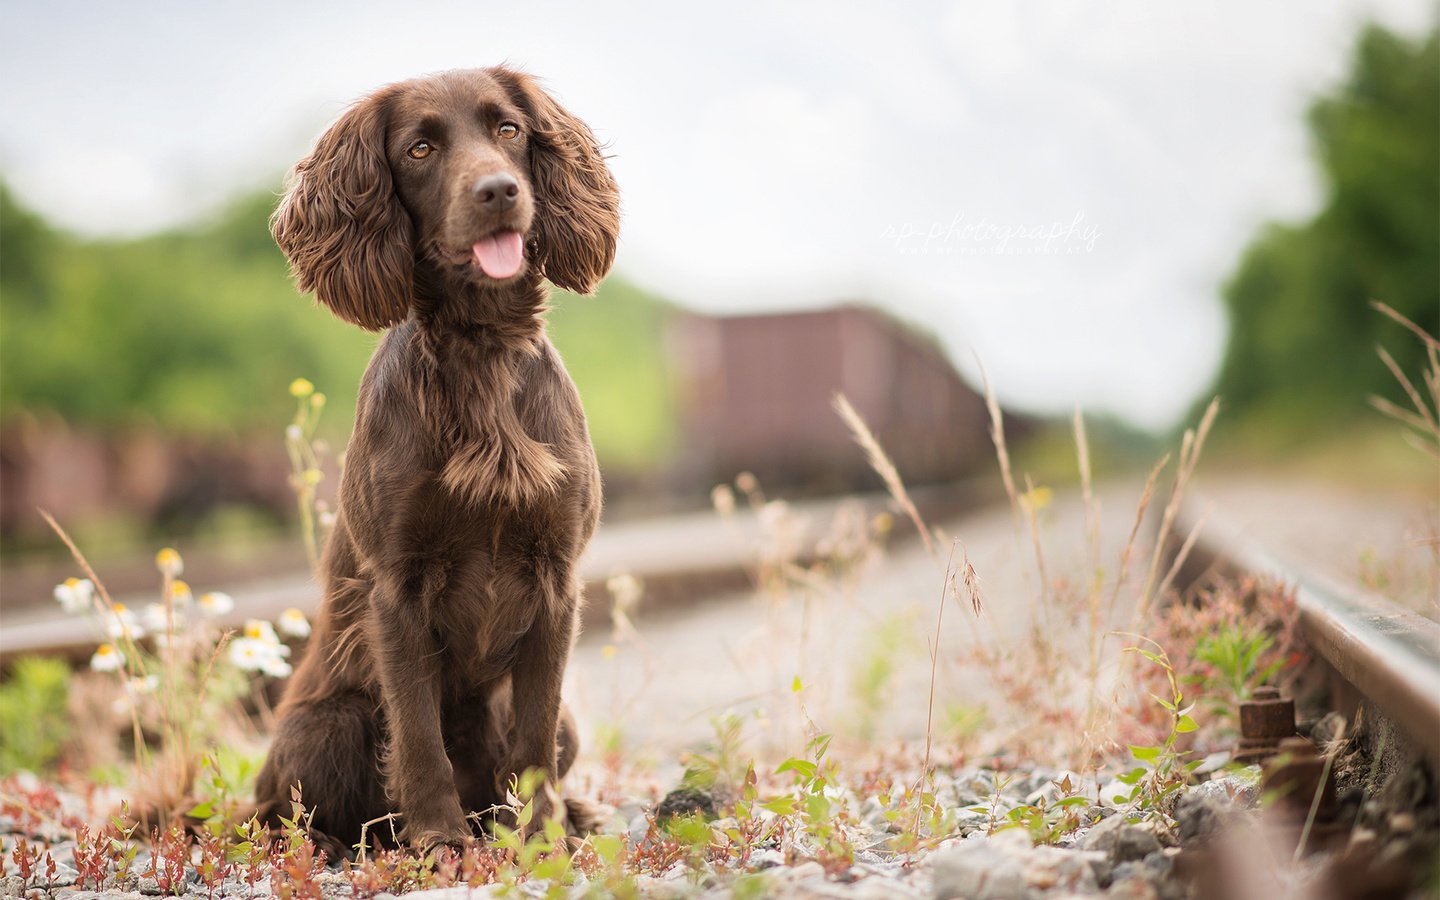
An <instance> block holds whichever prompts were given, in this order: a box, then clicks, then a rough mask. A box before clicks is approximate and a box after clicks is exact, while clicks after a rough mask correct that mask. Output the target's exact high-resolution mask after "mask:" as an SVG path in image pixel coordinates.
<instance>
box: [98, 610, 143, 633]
mask: <svg viewBox="0 0 1440 900" xmlns="http://www.w3.org/2000/svg"><path fill="white" fill-rule="evenodd" d="M105 630H106V631H107V632H108V633H109V635H110V637H111V639H118V638H122V637H128V638H129V639H130V640H132V641H138V640H139V639H140V638H142V637H144V636H145V628H144V627H143V626H142V625H141V624H140V623H139V622H138V621H136V619H135V614H134V613H133V612H131V611H130V610H129V608H128V607H126V606H125V604H123V603H116V604H114V605H112V606H111V607H110V620H109V621H108V622H106V623H105Z"/></svg>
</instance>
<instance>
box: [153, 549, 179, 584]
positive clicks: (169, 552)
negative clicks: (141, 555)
mask: <svg viewBox="0 0 1440 900" xmlns="http://www.w3.org/2000/svg"><path fill="white" fill-rule="evenodd" d="M155 568H157V569H159V570H160V574H161V575H168V576H169V577H171V578H178V577H179V575H180V573H181V572H183V571H185V561H184V560H182V559H181V558H180V554H179V553H178V552H177V551H176V550H175V548H174V547H166V548H165V549H164V550H161V551H160V552H159V553H157V554H155Z"/></svg>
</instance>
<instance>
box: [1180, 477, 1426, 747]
mask: <svg viewBox="0 0 1440 900" xmlns="http://www.w3.org/2000/svg"><path fill="white" fill-rule="evenodd" d="M1199 508H1200V507H1199V504H1198V503H1192V504H1191V505H1189V506H1188V507H1187V508H1186V509H1185V510H1184V511H1183V512H1182V514H1181V515H1180V516H1179V517H1178V519H1177V524H1176V528H1175V531H1174V533H1175V534H1179V535H1185V534H1189V533H1190V531H1191V529H1192V528H1194V527H1195V523H1197V522H1199V521H1200V514H1199ZM1202 567H1203V568H1205V569H1217V568H1218V569H1220V570H1222V571H1223V570H1229V571H1237V570H1238V571H1243V572H1248V573H1250V574H1253V575H1269V576H1271V577H1274V578H1277V579H1279V580H1281V581H1283V582H1285V583H1287V584H1290V585H1293V586H1294V588H1295V591H1296V602H1297V604H1298V606H1299V627H1300V630H1301V633H1302V634H1303V636H1304V637H1305V640H1306V642H1307V643H1308V645H1309V647H1310V649H1311V650H1312V651H1313V652H1314V653H1315V654H1316V655H1318V656H1319V657H1320V658H1322V659H1324V660H1325V661H1326V662H1327V663H1329V665H1330V667H1331V668H1332V669H1333V670H1334V671H1335V672H1336V674H1338V675H1339V676H1340V677H1341V678H1342V679H1344V680H1345V681H1346V682H1348V683H1349V684H1350V685H1352V686H1353V687H1354V688H1355V690H1356V691H1357V692H1358V693H1359V694H1360V695H1361V696H1363V697H1364V698H1366V699H1367V700H1368V701H1369V702H1370V703H1372V704H1374V706H1375V707H1376V708H1377V709H1378V710H1379V711H1380V712H1382V713H1384V714H1385V716H1386V717H1388V718H1389V719H1390V721H1391V722H1392V723H1393V724H1394V725H1395V726H1396V727H1397V728H1398V729H1399V730H1400V731H1401V732H1402V733H1403V734H1404V735H1405V736H1407V737H1408V738H1409V739H1410V740H1411V741H1413V743H1414V746H1415V749H1416V750H1418V751H1419V752H1420V754H1421V755H1422V756H1423V758H1425V759H1427V760H1428V761H1429V764H1430V767H1431V772H1435V773H1440V623H1436V622H1434V621H1431V620H1430V619H1427V618H1425V617H1423V616H1421V615H1419V614H1417V613H1415V612H1412V611H1410V610H1407V609H1404V608H1402V607H1400V606H1399V605H1397V604H1396V603H1394V602H1393V601H1391V600H1389V599H1387V598H1385V597H1383V596H1380V595H1379V594H1376V593H1374V592H1371V591H1367V590H1364V589H1362V588H1360V587H1359V586H1355V585H1349V584H1344V583H1341V582H1339V581H1336V580H1335V579H1332V578H1329V577H1326V576H1324V575H1320V574H1317V573H1314V572H1307V571H1304V570H1302V569H1300V568H1298V567H1296V566H1293V565H1288V564H1287V563H1285V562H1284V561H1282V560H1281V559H1280V558H1278V557H1277V556H1275V555H1272V554H1271V553H1270V552H1268V551H1267V550H1265V549H1264V548H1262V547H1260V546H1258V545H1257V544H1256V543H1255V541H1254V540H1252V539H1250V538H1247V537H1246V536H1245V535H1243V534H1242V533H1241V532H1240V530H1239V529H1237V528H1235V527H1234V526H1232V525H1229V524H1228V523H1226V522H1224V521H1223V520H1222V519H1221V518H1220V517H1219V516H1216V515H1214V514H1208V515H1206V516H1205V519H1204V523H1203V525H1201V531H1200V532H1199V537H1198V539H1197V540H1196V541H1195V544H1194V546H1193V547H1192V548H1191V551H1190V558H1189V561H1188V562H1187V565H1186V569H1187V570H1189V571H1190V572H1192V573H1193V572H1195V571H1196V570H1197V569H1198V568H1202Z"/></svg>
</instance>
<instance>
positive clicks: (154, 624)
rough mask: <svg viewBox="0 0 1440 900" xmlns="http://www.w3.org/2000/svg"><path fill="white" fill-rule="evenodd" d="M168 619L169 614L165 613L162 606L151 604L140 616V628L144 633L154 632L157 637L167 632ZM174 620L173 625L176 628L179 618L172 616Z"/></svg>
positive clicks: (168, 628) (175, 615)
mask: <svg viewBox="0 0 1440 900" xmlns="http://www.w3.org/2000/svg"><path fill="white" fill-rule="evenodd" d="M170 617H171V614H167V613H166V612H165V607H164V605H163V604H160V603H151V604H148V605H147V606H146V607H145V611H144V612H143V613H141V614H140V626H141V627H142V628H144V629H145V630H146V631H153V632H155V634H156V636H157V637H159V636H160V635H162V634H165V633H167V632H169V630H170ZM174 618H175V624H176V626H177V627H178V626H179V624H180V616H179V615H178V614H174Z"/></svg>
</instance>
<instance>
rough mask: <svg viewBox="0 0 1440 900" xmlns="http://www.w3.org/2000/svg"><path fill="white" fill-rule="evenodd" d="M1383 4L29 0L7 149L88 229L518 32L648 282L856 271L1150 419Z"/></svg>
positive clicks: (1015, 368) (1227, 0)
mask: <svg viewBox="0 0 1440 900" xmlns="http://www.w3.org/2000/svg"><path fill="white" fill-rule="evenodd" d="M1369 16H1378V17H1380V18H1382V19H1383V20H1385V21H1387V22H1390V23H1393V24H1395V25H1397V26H1399V27H1403V28H1407V29H1416V28H1420V27H1424V26H1426V25H1428V24H1429V23H1430V21H1431V17H1432V16H1433V12H1432V11H1431V9H1430V8H1429V5H1428V4H1426V3H1424V2H1403V0H1374V2H1365V0H1329V2H1326V3H1319V4H1308V5H1305V6H1303V7H1296V6H1293V5H1282V4H1272V5H1260V6H1256V5H1254V4H1249V3H1244V2H1241V0H1217V2H1216V3H1212V4H1208V5H1205V6H1188V7H1180V6H1164V5H1156V4H1154V3H1151V2H1141V0H1116V2H1111V3H1107V4H1103V5H1098V6H1097V5H1087V6H1077V5H1074V4H1072V3H1068V2H1064V0H1030V2H1022V3H1017V4H1004V3H1002V4H993V3H991V4H981V3H974V2H969V3H951V4H947V3H941V2H938V0H935V2H927V3H919V4H911V5H909V6H906V7H905V8H904V11H903V12H901V11H900V10H899V9H890V10H885V9H881V8H879V7H874V8H863V9H862V8H856V9H850V8H847V7H841V6H836V5H834V4H829V3H820V2H804V3H786V4H766V3H762V2H760V0H744V2H741V3H740V4H739V5H738V7H735V8H733V9H731V10H729V11H728V12H726V13H721V12H718V11H716V10H715V9H713V8H698V7H697V8H685V7H676V6H674V5H665V4H660V3H643V4H630V3H619V2H611V3H594V4H588V5H584V6H573V7H569V6H564V5H561V4H558V3H543V2H542V3H535V4H523V5H519V4H511V5H506V6H499V7H495V6H490V7H486V8H481V7H480V6H478V5H476V4H475V3H473V0H433V2H415V3H411V4H410V5H408V6H406V7H404V8H403V9H402V8H400V7H396V6H395V5H394V4H393V3H389V2H380V0H357V2H352V3H344V4H342V3H338V2H337V3H316V4H299V5H295V4H289V3H284V2H281V0H256V2H254V3H251V4H248V5H245V6H235V7H225V6H213V5H194V4H191V5H175V4H172V3H167V2H163V0H136V2H133V3H127V4H123V5H116V4H110V5H105V4H101V5H94V4H89V3H80V2H79V0H54V2H50V3H46V4H44V5H40V4H30V5H19V4H10V5H8V6H7V7H6V8H5V12H4V17H5V19H6V21H5V23H4V24H5V27H4V28H3V29H0V34H3V35H4V37H3V38H0V42H3V44H0V79H3V80H4V83H5V84H6V85H7V87H8V91H7V97H6V104H5V105H4V107H3V108H0V172H3V173H4V175H5V177H6V178H7V179H8V180H9V181H10V182H11V184H12V186H13V187H14V188H15V189H16V191H17V193H19V195H20V196H21V197H22V198H23V199H24V200H25V201H26V202H28V203H31V204H33V205H35V206H37V207H39V208H40V209H41V210H42V211H44V212H45V213H46V214H47V215H50V216H52V217H54V218H55V219H57V220H58V221H60V222H61V223H63V224H65V225H67V226H70V227H73V228H76V229H79V230H81V231H83V232H87V233H116V232H120V233H133V232H135V231H138V230H147V229H151V228H155V227H160V226H165V225H170V224H174V223H177V222H179V221H182V220H184V219H186V218H189V217H193V216H194V215H196V214H197V213H198V212H201V211H203V210H205V209H208V208H212V207H213V206H214V205H215V204H217V203H219V202H221V200H223V199H224V197H226V196H227V195H229V194H230V193H231V192H232V191H234V190H235V189H237V187H240V186H253V185H255V184H257V183H263V182H265V181H267V180H269V181H273V180H275V179H277V178H278V175H279V173H280V172H281V171H283V169H284V168H285V167H286V166H287V165H288V164H289V163H290V162H292V161H293V160H294V159H295V158H296V157H297V156H298V155H299V154H300V153H301V152H303V150H304V148H305V147H306V146H307V145H308V144H309V143H310V142H311V141H313V139H314V137H315V135H316V134H317V133H318V131H319V130H320V128H321V127H322V126H323V125H324V124H326V122H328V121H329V120H330V119H332V118H333V117H334V116H336V115H337V114H338V113H339V112H340V110H341V109H343V107H344V106H345V104H346V103H348V102H349V101H350V100H352V99H354V98H355V97H357V96H360V95H361V94H363V93H364V92H366V91H367V90H369V89H371V88H373V87H375V86H377V85H379V84H381V83H384V82H387V81H391V80H396V79H400V78H404V77H408V76H411V75H415V74H419V73H423V72H426V71H433V70H437V69H444V68H451V67H456V66H472V65H484V64H489V63H493V62H497V61H500V60H502V59H508V60H509V61H511V62H513V63H517V64H520V65H522V66H524V67H526V68H528V69H530V70H531V71H534V72H536V73H539V74H541V75H544V76H545V77H546V79H547V81H548V83H549V84H550V85H551V86H552V88H553V89H554V90H556V91H557V92H558V93H559V94H560V95H561V96H562V97H563V99H564V101H565V102H566V103H567V104H569V105H571V106H572V107H573V108H575V109H576V110H578V111H579V112H581V113H582V114H583V115H584V116H585V117H586V118H587V119H588V120H589V121H591V122H592V124H594V125H595V126H596V129H597V132H598V133H599V134H600V135H601V137H602V138H603V139H607V140H609V141H610V142H611V150H612V151H613V152H614V153H615V154H617V156H616V158H615V160H614V161H613V166H614V168H615V170H616V173H617V177H618V178H619V179H620V181H621V184H622V188H623V190H624V192H625V209H626V214H627V220H626V226H625V234H624V243H623V245H622V249H621V256H620V265H621V267H622V269H623V270H624V271H626V273H627V274H629V275H631V276H632V277H634V278H636V279H637V280H638V281H640V282H641V283H643V284H646V285H647V286H650V287H652V288H655V289H658V290H660V291H662V292H664V293H667V294H670V295H672V296H674V297H676V298H677V299H680V300H682V301H686V302H690V303H694V304H697V305H700V306H703V307H705V308H707V309H715V310H721V309H755V308H759V307H764V306H777V305H779V306H796V305H806V304H814V303H819V302H825V301H828V300H833V299H836V298H845V299H864V298H867V297H868V298H871V299H874V300H876V301H878V302H881V303H883V304H885V305H887V306H889V307H890V308H893V309H895V310H896V311H897V312H900V313H901V314H903V315H906V316H908V317H911V318H914V319H916V320H917V321H920V322H922V323H926V324H928V325H929V326H930V327H931V328H933V329H934V330H935V331H936V332H937V333H938V334H940V335H941V337H942V339H943V340H945V342H946V343H947V346H949V347H950V349H951V351H952V354H953V355H954V356H955V357H956V358H957V360H958V361H959V362H960V363H961V364H962V365H964V366H968V365H969V363H968V358H969V354H970V352H971V349H972V348H973V349H974V350H975V351H976V352H979V353H980V354H981V355H982V356H983V357H984V358H985V359H986V361H987V365H988V366H989V369H990V373H991V376H992V378H993V380H994V381H995V383H996V385H997V387H998V388H999V390H1000V391H1001V393H1002V396H1004V397H1006V398H1008V399H1011V400H1014V401H1019V402H1023V403H1028V404H1031V405H1033V406H1035V407H1037V408H1041V409H1045V410H1049V411H1064V410H1068V409H1069V408H1070V407H1072V406H1073V405H1074V404H1075V403H1077V402H1080V403H1084V404H1086V405H1090V406H1094V405H1099V406H1103V407H1106V408H1109V409H1113V410H1118V411H1122V412H1124V413H1126V414H1127V415H1130V416H1132V417H1133V418H1136V419H1138V420H1141V421H1144V422H1147V423H1151V424H1156V423H1163V422H1166V421H1167V420H1169V419H1170V418H1172V417H1173V416H1175V415H1176V414H1177V413H1179V412H1180V411H1182V410H1183V409H1184V408H1185V407H1186V406H1187V405H1188V403H1189V402H1190V400H1191V399H1192V396H1193V394H1194V392H1195V391H1197V390H1199V389H1200V388H1201V387H1203V384H1204V382H1205V381H1206V380H1207V379H1208V377H1209V374H1210V371H1211V369H1212V368H1213V366H1214V365H1215V363H1216V361H1217V359H1218V354H1219V352H1220V347H1221V344H1222V342H1223V321H1222V317H1221V315H1220V312H1219V307H1218V304H1217V301H1216V299H1215V294H1216V284H1217V283H1218V282H1219V281H1220V279H1221V278H1223V276H1224V275H1225V274H1226V271H1227V269H1228V267H1229V266H1231V265H1233V262H1234V259H1235V257H1236V255H1237V254H1238V252H1239V251H1240V249H1241V248H1242V247H1243V246H1244V244H1245V242H1246V241H1247V240H1248V238H1249V236H1250V234H1251V233H1252V232H1253V229H1254V227H1255V226H1256V225H1257V224H1258V223H1259V222H1260V221H1262V220H1263V219H1264V218H1266V217H1271V216H1275V215H1301V214H1304V213H1306V212H1308V211H1309V210H1311V209H1313V208H1314V206H1315V204H1316V203H1317V202H1318V195H1317V191H1316V182H1315V177H1314V170H1313V166H1312V165H1311V163H1310V161H1309V159H1308V155H1307V153H1308V147H1307V139H1306V135H1305V131H1304V126H1303V120H1302V113H1303V110H1304V107H1305V104H1306V103H1307V102H1308V99H1309V98H1310V97H1313V96H1314V95H1316V94H1318V93H1320V92H1323V91H1324V90H1326V89H1328V88H1329V87H1330V86H1331V85H1332V84H1333V83H1334V81H1335V80H1336V79H1338V78H1339V77H1341V75H1342V74H1343V72H1344V71H1345V67H1346V65H1347V64H1348V56H1349V47H1350V43H1351V41H1352V40H1353V38H1354V35H1355V33H1356V31H1357V29H1358V25H1359V23H1360V22H1361V21H1362V20H1363V19H1364V18H1366V17H1369ZM437 24H438V27H437ZM1077 214H1082V215H1083V217H1084V221H1085V223H1087V224H1088V225H1092V226H1094V227H1095V228H1098V229H1099V235H1098V238H1097V239H1096V240H1095V242H1094V244H1093V246H1091V247H1089V248H1088V249H1086V250H1085V251H1084V252H1057V253H1049V254H1037V253H1012V254H1009V255H997V254H995V253H993V252H991V251H993V250H994V249H995V248H994V247H993V246H992V245H993V241H991V242H990V243H991V245H987V244H986V242H985V241H984V240H975V239H971V240H968V241H967V240H960V241H951V242H950V244H951V246H949V248H948V252H943V251H945V250H946V248H945V246H944V242H941V245H940V246H938V247H935V248H933V249H932V251H931V252H927V253H918V252H905V249H904V248H902V247H899V246H897V241H896V235H897V234H901V233H904V232H905V229H906V228H909V229H912V230H916V231H918V232H919V233H921V234H924V233H927V232H928V231H929V230H930V229H931V228H932V227H941V228H943V227H944V226H946V225H947V224H948V223H950V222H952V221H954V220H956V218H957V217H959V218H961V219H963V220H964V221H965V222H968V223H972V224H973V223H976V222H978V221H980V220H985V221H987V222H989V223H991V224H995V225H999V226H1002V227H1010V228H1033V227H1040V226H1048V225H1049V224H1050V223H1052V222H1062V223H1065V222H1070V221H1071V220H1072V219H1073V218H1074V216H1076V215H1077ZM902 243H903V242H902ZM912 243H913V242H912ZM932 243H933V242H932ZM910 249H912V250H913V247H912V248H910ZM1066 249H1068V250H1074V249H1075V248H1073V247H1069V248H1066Z"/></svg>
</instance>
